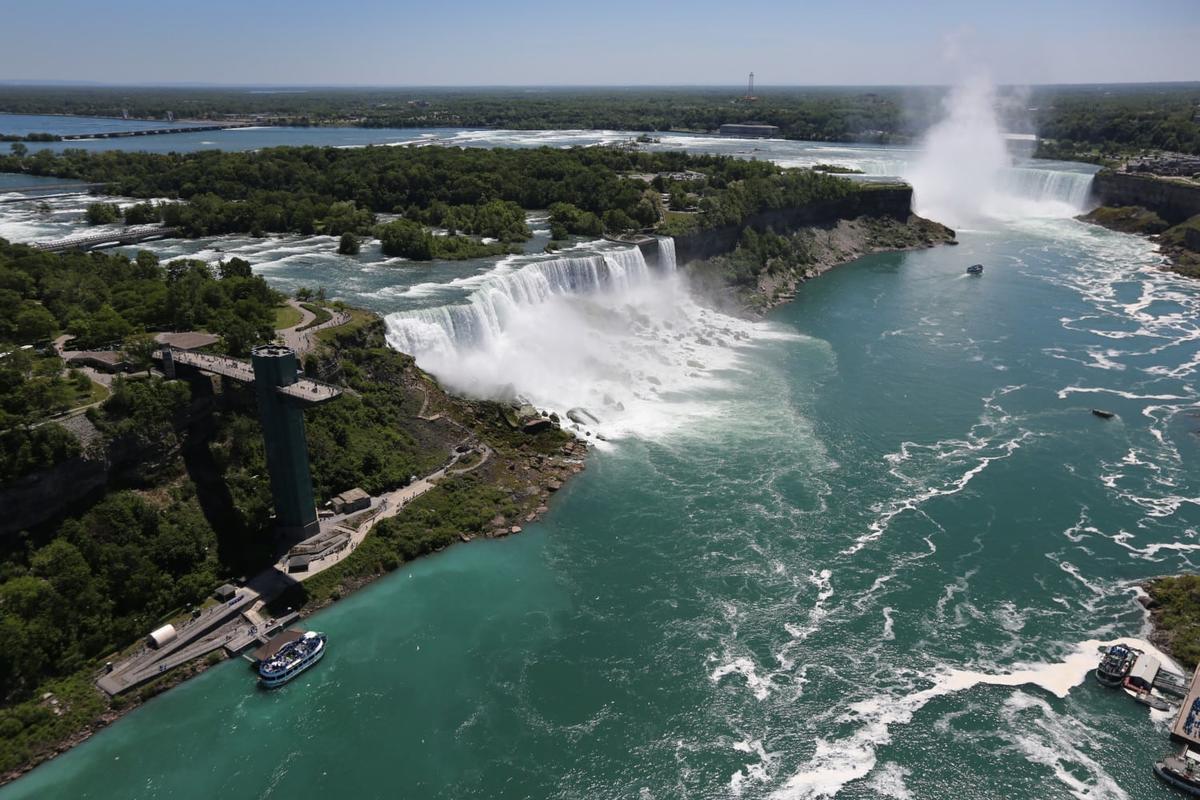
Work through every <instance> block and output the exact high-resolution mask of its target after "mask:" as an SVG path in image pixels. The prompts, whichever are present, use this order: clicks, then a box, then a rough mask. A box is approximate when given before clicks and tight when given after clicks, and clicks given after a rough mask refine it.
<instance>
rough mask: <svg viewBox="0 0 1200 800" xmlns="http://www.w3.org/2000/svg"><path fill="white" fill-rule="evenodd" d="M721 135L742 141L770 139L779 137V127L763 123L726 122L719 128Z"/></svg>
mask: <svg viewBox="0 0 1200 800" xmlns="http://www.w3.org/2000/svg"><path fill="white" fill-rule="evenodd" d="M721 135H722V136H737V137H740V138H742V139H772V138H774V137H776V136H778V135H779V127H778V126H776V125H767V124H766V123H763V122H727V123H725V124H724V125H722V126H721Z"/></svg>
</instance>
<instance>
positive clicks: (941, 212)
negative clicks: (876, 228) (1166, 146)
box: [904, 76, 1092, 227]
mask: <svg viewBox="0 0 1200 800" xmlns="http://www.w3.org/2000/svg"><path fill="white" fill-rule="evenodd" d="M943 106H944V110H945V116H944V117H943V119H942V120H941V121H939V122H938V123H937V124H935V125H934V126H933V127H931V128H930V129H929V131H928V132H927V133H926V134H925V137H924V139H923V141H922V144H921V152H920V154H919V156H918V157H917V159H916V161H915V162H914V163H912V164H911V165H909V166H907V167H906V168H905V170H904V177H905V178H906V179H907V180H908V181H909V183H911V184H912V186H913V205H914V209H915V210H916V212H917V213H918V214H921V215H922V216H926V217H930V218H931V219H936V220H938V221H939V222H945V223H947V224H949V225H951V226H952V227H960V226H963V225H972V224H975V223H976V222H978V221H980V220H989V219H1002V220H1020V219H1028V218H1045V217H1051V218H1053V217H1072V216H1075V215H1076V214H1079V213H1080V212H1081V211H1083V210H1084V208H1085V207H1086V205H1087V201H1088V195H1089V193H1090V190H1091V182H1092V176H1091V175H1090V174H1088V173H1087V172H1081V171H1078V167H1076V168H1071V167H1069V166H1068V165H1053V164H1051V163H1046V162H1025V161H1022V162H1020V163H1016V162H1014V159H1013V156H1012V154H1011V153H1010V152H1009V149H1008V143H1007V141H1006V139H1005V137H1004V134H1003V133H1002V132H1001V129H1000V122H999V118H998V116H997V113H996V97H995V89H994V87H993V86H992V85H991V84H990V83H989V82H987V81H986V80H984V79H983V78H981V77H979V76H976V77H974V78H971V79H968V80H967V81H966V82H965V83H963V84H962V85H960V86H956V87H955V88H954V89H953V90H951V92H950V93H949V95H947V97H946V99H945V100H944V101H943ZM1056 167H1057V168H1056Z"/></svg>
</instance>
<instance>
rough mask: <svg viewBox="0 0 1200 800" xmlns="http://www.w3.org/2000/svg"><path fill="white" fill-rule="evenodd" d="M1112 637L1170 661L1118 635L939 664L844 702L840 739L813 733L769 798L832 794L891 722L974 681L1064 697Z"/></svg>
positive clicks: (907, 718) (870, 763) (858, 775)
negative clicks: (1059, 653) (987, 661)
mask: <svg viewBox="0 0 1200 800" xmlns="http://www.w3.org/2000/svg"><path fill="white" fill-rule="evenodd" d="M1117 642H1122V643H1125V644H1129V645H1133V646H1134V647H1137V648H1139V649H1142V650H1144V651H1145V652H1147V653H1149V654H1151V655H1154V656H1156V657H1161V658H1162V659H1163V662H1162V663H1164V664H1173V663H1174V662H1172V661H1171V660H1170V659H1169V658H1166V657H1165V656H1163V655H1162V654H1161V652H1160V651H1159V650H1158V649H1157V648H1156V647H1154V646H1153V645H1152V644H1150V643H1149V642H1145V641H1142V640H1139V639H1128V638H1123V639H1119V640H1114V641H1101V640H1099V639H1090V640H1088V641H1084V642H1080V643H1079V644H1077V645H1076V646H1075V647H1074V648H1073V649H1072V651H1071V652H1070V653H1068V654H1067V655H1066V656H1065V657H1064V658H1063V660H1061V661H1057V662H1051V663H1030V664H1016V665H1014V666H1013V667H1012V668H1011V669H1010V670H1009V671H1007V672H999V673H985V672H978V671H974V670H965V669H955V668H952V667H949V666H947V667H946V668H944V669H941V670H939V671H936V672H933V673H930V674H928V675H925V676H923V678H921V681H920V682H923V683H929V684H932V685H930V686H928V687H927V688H925V689H921V690H919V691H907V692H905V693H903V694H896V693H889V694H883V695H879V696H877V697H873V698H870V699H867V700H862V701H859V702H856V703H852V704H850V706H849V707H848V709H847V711H846V713H844V714H843V715H841V716H840V717H839V718H838V720H837V721H838V722H840V723H844V724H850V725H854V726H855V730H854V732H853V733H851V734H850V735H849V736H846V737H844V738H841V739H824V738H822V739H818V740H817V742H816V749H815V752H814V753H813V755H812V757H811V758H810V759H809V760H808V762H807V763H805V764H804V765H802V766H801V767H800V768H799V769H797V770H796V772H794V773H793V774H792V775H791V777H789V778H788V779H787V780H786V781H785V782H784V783H783V785H782V786H779V787H778V788H777V789H775V791H774V792H772V794H771V797H772V798H774V800H815V798H824V797H833V796H834V795H836V794H837V793H838V792H839V791H840V790H841V789H842V787H844V786H846V785H847V784H848V783H851V782H852V781H856V780H861V779H862V778H864V777H866V776H867V775H869V774H871V772H872V771H873V770H874V769H875V767H876V757H875V752H876V750H877V749H878V748H879V747H881V746H883V745H885V744H887V743H889V742H890V741H891V738H892V735H891V728H892V727H893V726H895V725H905V724H908V723H909V722H911V721H912V719H913V716H914V715H915V714H916V713H917V712H918V711H919V710H921V709H922V708H923V707H924V706H925V705H926V704H928V703H929V702H930V701H931V700H933V699H935V698H938V697H943V696H946V695H949V694H954V693H957V692H964V691H968V690H970V689H972V688H974V687H976V686H1008V687H1018V686H1026V685H1028V686H1036V687H1039V688H1041V689H1043V690H1045V691H1046V692H1049V693H1050V694H1052V695H1054V696H1055V697H1059V698H1065V697H1066V696H1067V695H1068V694H1069V693H1070V691H1071V690H1072V689H1073V688H1075V687H1076V686H1078V685H1079V684H1081V683H1082V682H1083V680H1084V678H1085V677H1086V676H1087V674H1088V673H1089V672H1090V671H1091V670H1092V669H1093V668H1094V667H1095V666H1096V663H1097V662H1098V661H1099V659H1100V653H1101V651H1102V650H1103V649H1104V648H1107V647H1109V646H1111V645H1113V644H1116V643H1117Z"/></svg>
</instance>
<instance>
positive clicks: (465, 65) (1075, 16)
mask: <svg viewBox="0 0 1200 800" xmlns="http://www.w3.org/2000/svg"><path fill="white" fill-rule="evenodd" d="M5 6H6V7H5V8H4V9H3V10H0V80H65V81H71V80H86V81H101V82H114V83H173V82H192V83H229V84H308V85H311V84H351V85H363V84H372V85H422V86H424V85H496V84H506V85H553V84H567V85H576V84H599V85H634V84H652V85H663V84H702V85H713V84H722V85H731V84H737V83H739V82H741V81H743V80H744V79H745V75H746V73H747V72H749V71H750V70H754V72H755V73H756V75H757V78H758V81H759V83H761V84H774V85H797V84H810V85H814V84H820V85H826V84H858V85H862V84H874V85H879V84H926V83H948V82H952V81H954V79H955V78H956V76H957V74H958V73H959V72H961V71H963V70H966V69H970V70H972V71H980V70H982V71H984V72H986V73H987V74H989V75H990V77H991V78H992V79H993V80H995V81H996V82H998V83H1018V84H1026V83H1082V82H1110V81H1160V80H1200V44H1198V43H1200V0H1122V2H1109V0H1092V1H1091V2H1081V1H1077V0H1063V1H1061V2H1054V0H1046V1H1045V2H1034V0H1009V2H974V1H973V0H957V1H956V2H951V1H950V0H907V1H905V0H886V1H885V0H844V1H843V2H810V1H809V0H792V1H791V2H783V1H782V0H777V1H775V2H769V1H767V0H726V1H725V2H712V1H711V0H693V2H689V3H678V2H655V0H641V2H627V0H589V2H586V3H578V2H570V0H560V1H559V2H545V1H544V0H507V1H506V2H481V1H480V0H457V1H455V2H446V1H445V0H424V1H423V2H409V1H408V0H404V1H403V2H385V0H342V1H341V2H338V0H326V1H325V2H316V0H286V2H285V1H283V0H258V1H256V0H237V1H235V0H198V1H197V0H192V2H186V3H185V2H180V0H106V1H105V2H86V3H85V2H82V0H74V2H68V1H67V0H33V1H32V2H8V3H5Z"/></svg>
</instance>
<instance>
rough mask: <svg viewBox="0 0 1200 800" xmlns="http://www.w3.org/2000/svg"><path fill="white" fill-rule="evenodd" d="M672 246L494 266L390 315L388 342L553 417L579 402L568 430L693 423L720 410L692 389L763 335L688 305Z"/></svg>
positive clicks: (478, 390)
mask: <svg viewBox="0 0 1200 800" xmlns="http://www.w3.org/2000/svg"><path fill="white" fill-rule="evenodd" d="M674 244H675V243H674V241H673V240H671V239H669V238H666V237H663V238H661V239H659V240H658V258H657V260H658V264H659V265H658V266H657V267H656V268H654V269H650V268H648V267H647V264H646V260H645V258H644V257H643V255H642V252H641V250H639V249H638V248H636V247H631V248H626V249H620V250H616V249H613V250H608V249H606V250H603V251H601V252H599V253H596V254H594V255H588V256H579V257H575V258H555V259H553V260H545V261H539V262H535V263H527V264H525V265H524V266H522V267H520V268H519V269H516V270H514V271H512V272H507V273H495V274H493V275H491V276H489V277H488V278H487V279H485V280H483V281H482V282H480V283H478V284H476V285H475V289H474V290H473V291H472V292H471V294H470V295H469V296H468V297H467V298H466V299H465V300H463V301H461V302H458V303H454V304H450V305H443V306H438V307H435V308H425V309H417V310H412V311H403V312H398V313H395V314H390V315H389V316H388V317H387V325H388V342H389V343H390V344H391V345H392V346H393V347H395V348H397V349H399V350H403V351H404V352H407V353H411V354H412V355H413V356H414V357H415V358H416V359H417V363H418V364H419V365H420V366H421V368H422V369H426V370H428V371H429V372H431V373H432V374H433V375H435V376H436V377H437V378H438V380H439V381H441V382H442V384H443V385H444V386H447V387H449V388H451V389H453V390H455V391H457V392H461V393H463V394H467V395H471V396H475V397H489V398H498V399H506V400H512V399H516V398H521V399H522V400H523V401H525V402H529V403H531V404H533V405H534V406H536V407H537V408H540V409H549V410H555V411H557V412H558V413H559V415H560V416H565V414H566V412H567V411H568V410H569V409H572V408H585V409H587V411H588V414H589V415H590V417H589V418H594V420H595V421H594V422H593V421H590V422H588V423H587V430H579V431H578V433H579V434H580V435H584V436H599V435H603V436H605V437H607V438H609V439H617V438H621V437H622V436H628V435H637V436H638V437H641V438H645V437H648V436H650V437H652V436H654V435H657V434H658V433H659V432H666V431H670V430H675V429H677V428H678V426H680V425H686V424H694V423H695V422H697V421H698V420H701V419H707V418H710V417H712V416H714V415H716V414H719V413H720V411H719V405H714V404H712V403H708V402H703V403H699V402H696V401H695V398H696V397H697V396H698V393H699V394H703V395H705V396H707V393H709V392H712V391H714V390H715V389H716V388H717V387H720V386H723V385H724V381H726V380H728V379H729V376H730V375H731V374H734V373H732V372H731V370H735V369H736V368H737V366H738V364H739V360H740V355H739V353H740V351H741V350H742V348H744V347H748V346H752V343H753V342H755V341H756V340H757V339H759V338H760V337H763V336H768V335H773V334H772V332H771V331H769V330H768V326H764V325H759V324H757V323H753V322H748V321H746V320H740V319H736V318H733V317H727V316H725V315H723V314H720V313H718V312H716V311H713V310H711V309H707V308H704V307H702V306H700V305H699V304H698V303H696V301H695V299H694V298H693V297H692V296H691V294H690V293H689V291H688V287H687V283H686V281H684V280H682V278H681V276H680V275H678V274H677V273H676V272H675V248H674ZM571 424H573V423H571Z"/></svg>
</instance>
